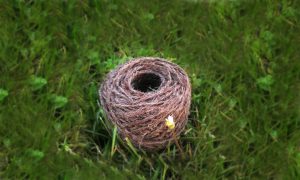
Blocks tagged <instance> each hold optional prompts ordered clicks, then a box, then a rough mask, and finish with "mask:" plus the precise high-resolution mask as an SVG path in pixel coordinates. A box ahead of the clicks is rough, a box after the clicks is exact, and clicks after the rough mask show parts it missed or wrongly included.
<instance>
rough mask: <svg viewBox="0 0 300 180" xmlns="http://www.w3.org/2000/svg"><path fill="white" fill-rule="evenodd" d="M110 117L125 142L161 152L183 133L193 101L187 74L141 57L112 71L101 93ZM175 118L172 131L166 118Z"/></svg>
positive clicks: (172, 64)
mask: <svg viewBox="0 0 300 180" xmlns="http://www.w3.org/2000/svg"><path fill="white" fill-rule="evenodd" d="M99 96H100V102H101V105H102V107H103V109H104V112H105V114H106V116H107V118H108V119H109V120H110V121H112V123H113V124H114V125H115V126H116V127H117V129H118V134H119V135H120V136H121V138H122V139H123V140H124V139H125V138H128V139H129V140H130V142H131V143H132V144H133V145H134V146H135V147H137V148H139V149H143V150H146V151H153V150H158V149H162V148H164V147H166V146H167V145H168V144H169V143H172V142H174V140H175V138H177V137H178V136H179V135H180V133H181V132H182V131H183V129H184V127H185V125H186V123H187V120H188V114H189V109H190V102H191V85H190V82H189V78H188V76H187V74H186V73H185V71H184V70H183V69H182V68H180V67H179V66H178V65H176V64H174V63H171V62H169V61H167V60H165V59H162V58H154V57H141V58H136V59H133V60H130V61H128V62H127V63H125V64H123V65H120V66H119V67H117V68H116V69H115V70H113V71H111V72H110V73H109V74H108V75H107V77H106V79H105V80H104V81H103V83H102V85H101V87H100V90H99ZM168 116H172V117H173V118H174V123H175V127H174V128H173V129H171V128H169V127H168V126H167V125H166V118H168Z"/></svg>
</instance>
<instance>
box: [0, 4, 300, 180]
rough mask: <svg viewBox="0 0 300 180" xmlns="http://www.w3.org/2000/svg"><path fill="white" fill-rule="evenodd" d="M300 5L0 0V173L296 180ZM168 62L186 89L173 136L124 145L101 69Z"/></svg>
mask: <svg viewBox="0 0 300 180" xmlns="http://www.w3.org/2000/svg"><path fill="white" fill-rule="evenodd" d="M299 12H300V3H299V1H297V0H294V1H293V0H282V1H279V0H278V1H277V0H274V1H273V0H268V1H267V0H266V1H251V2H250V1H241V0H240V1H239V0H234V1H233V0H232V1H225V0H223V1H209V0H207V1H199V2H197V1H192V0H185V1H184V0H180V1H179V0H175V1H159V0H155V1H137V0H136V1H117V0H114V1H108V0H105V1H101V2H100V1H93V0H90V1H68V2H66V1H57V2H56V3H55V2H54V1H39V2H38V1H36V2H34V1H30V0H28V1H27V0H26V1H22V0H18V1H17V0H12V1H1V3H0V179H83V178H85V179H103V178H107V179H120V178H121V179H170V178H171V179H223V178H224V179H226V178H228V179H297V178H299V177H300V103H299V102H300V97H299V92H300V91H299V90H300V51H299V48H300V45H299V44H300V36H299V35H300V24H299V23H300V22H299V21H300V13H299ZM139 56H160V57H164V58H168V59H172V61H173V62H175V63H177V64H179V65H180V66H182V67H183V68H184V69H185V70H186V71H187V73H188V74H189V76H190V79H191V82H192V86H193V92H192V93H193V94H192V107H191V113H190V116H189V122H188V125H187V127H186V130H185V131H184V132H183V133H182V136H181V138H180V140H179V143H180V144H181V146H182V150H183V156H182V155H181V153H180V151H179V149H178V147H176V145H171V146H169V147H168V148H167V149H165V150H163V151H159V152H155V153H146V152H141V151H137V150H136V149H134V148H133V147H132V146H131V145H130V142H127V143H126V142H122V141H120V139H119V138H118V136H117V135H116V131H115V130H114V127H110V125H109V123H107V119H105V116H104V114H103V110H102V109H101V107H99V105H98V104H99V102H98V94H97V91H98V87H99V85H100V84H101V82H102V80H103V78H104V77H105V74H107V73H108V72H109V71H110V70H111V69H113V68H114V67H115V66H116V65H118V64H120V63H122V62H125V61H126V60H128V59H129V58H131V57H139Z"/></svg>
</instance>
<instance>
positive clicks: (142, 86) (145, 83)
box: [131, 73, 161, 92]
mask: <svg viewBox="0 0 300 180" xmlns="http://www.w3.org/2000/svg"><path fill="white" fill-rule="evenodd" d="M160 84H161V79H160V77H159V76H158V75H156V74H153V73H144V74H140V75H137V76H136V77H135V78H134V79H133V80H132V82H131V85H132V87H133V88H134V89H135V90H138V91H141V92H149V91H155V90H157V89H158V88H159V86H160Z"/></svg>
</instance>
